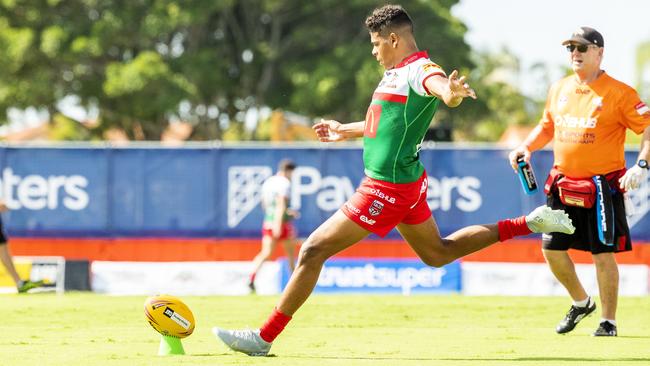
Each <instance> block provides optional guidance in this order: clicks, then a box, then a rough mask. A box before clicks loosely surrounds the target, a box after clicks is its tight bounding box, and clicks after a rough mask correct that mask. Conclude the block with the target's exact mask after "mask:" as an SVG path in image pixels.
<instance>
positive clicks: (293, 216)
mask: <svg viewBox="0 0 650 366" xmlns="http://www.w3.org/2000/svg"><path fill="white" fill-rule="evenodd" d="M287 215H288V216H289V217H291V219H292V220H296V219H299V218H300V211H297V210H292V209H287Z"/></svg>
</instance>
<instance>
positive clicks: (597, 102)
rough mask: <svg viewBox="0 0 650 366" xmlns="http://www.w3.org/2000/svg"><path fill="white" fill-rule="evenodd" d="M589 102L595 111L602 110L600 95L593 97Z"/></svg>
mask: <svg viewBox="0 0 650 366" xmlns="http://www.w3.org/2000/svg"><path fill="white" fill-rule="evenodd" d="M591 104H593V105H595V106H596V110H597V111H602V110H603V98H602V97H597V98H594V99H593V100H592V101H591Z"/></svg>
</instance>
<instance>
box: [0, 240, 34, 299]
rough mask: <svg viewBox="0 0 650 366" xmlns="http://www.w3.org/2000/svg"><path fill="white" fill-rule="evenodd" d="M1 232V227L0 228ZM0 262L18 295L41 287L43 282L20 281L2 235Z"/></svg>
mask: <svg viewBox="0 0 650 366" xmlns="http://www.w3.org/2000/svg"><path fill="white" fill-rule="evenodd" d="M0 230H1V227H0ZM0 240H1V241H0V261H1V262H2V264H3V265H4V266H5V268H6V269H7V273H9V275H10V276H11V278H12V279H13V280H14V282H15V283H16V289H17V290H18V293H24V292H27V291H29V290H31V289H33V288H36V287H40V286H43V281H35V282H33V281H30V280H29V279H27V280H24V281H23V280H21V279H20V276H19V275H18V272H17V271H16V267H15V266H14V261H13V258H12V257H11V254H10V253H9V245H8V244H7V241H6V237H5V236H4V235H2V234H0Z"/></svg>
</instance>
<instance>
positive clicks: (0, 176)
mask: <svg viewBox="0 0 650 366" xmlns="http://www.w3.org/2000/svg"><path fill="white" fill-rule="evenodd" d="M507 153H508V151H507V150H502V149H490V148H481V149H466V148H452V147H444V148H432V149H426V148H425V149H423V150H422V151H421V155H420V156H421V160H422V162H423V164H424V165H425V167H426V169H427V173H428V178H429V187H428V192H427V194H428V204H429V206H430V208H431V210H432V212H433V215H434V217H435V219H436V221H437V223H438V226H439V228H440V231H441V232H442V234H443V235H444V234H449V233H451V232H453V231H455V230H458V229H459V228H461V227H463V226H466V225H470V224H476V223H492V222H496V221H497V220H499V219H502V218H505V217H513V216H519V215H522V214H525V213H527V212H529V211H530V210H532V209H533V208H534V207H536V206H538V205H540V204H543V203H544V200H545V198H544V194H543V193H542V192H541V189H540V191H539V192H537V193H536V194H534V195H530V196H529V195H526V194H525V193H524V191H523V189H522V187H521V185H520V182H519V178H518V177H517V175H516V174H514V172H513V171H512V169H511V168H510V166H509V164H508V163H507ZM282 158H291V159H293V160H294V161H295V162H296V163H297V165H298V168H297V169H296V170H295V172H294V175H293V184H292V192H291V205H292V206H293V208H295V209H297V210H299V211H300V212H301V217H300V219H298V220H297V221H296V226H297V229H298V232H299V235H300V236H303V237H306V236H308V235H309V233H310V232H311V231H313V230H314V229H315V228H316V227H318V225H319V224H320V223H321V222H323V221H324V220H325V219H327V218H328V217H329V216H330V215H332V214H333V213H334V212H335V211H336V210H337V209H338V208H339V207H341V205H343V204H344V202H345V201H346V200H347V199H348V198H349V197H350V196H351V195H352V194H353V193H354V191H355V189H356V187H357V186H358V185H359V183H360V181H361V179H363V161H362V152H361V149H360V148H358V147H343V148H334V147H331V146H325V147H306V148H276V147H270V146H259V147H247V148H215V147H205V148H202V147H200V148H15V147H5V148H0V169H1V170H2V171H1V172H0V194H1V195H2V197H3V198H4V200H5V202H6V203H7V205H8V206H9V207H10V208H11V211H10V212H8V213H6V214H4V215H3V218H4V220H5V223H6V226H7V228H8V230H9V233H10V235H16V236H26V237H30V236H31V237H35V236H63V237H66V236H67V237H75V236H167V237H174V236H176V237H181V236H183V237H257V236H259V235H260V234H259V233H260V226H261V221H262V210H261V207H260V188H261V185H262V182H263V181H264V180H265V179H267V178H268V177H270V176H271V175H273V174H274V172H275V169H276V165H277V163H278V161H280V160H281V159H282ZM626 158H627V160H628V161H635V158H636V153H635V152H628V153H627V156H626ZM551 164H552V152H551V151H540V152H536V153H535V154H534V155H533V169H534V170H535V173H536V176H537V179H538V184H539V185H540V186H543V182H544V180H545V177H546V175H547V173H548V171H549V169H550V167H551ZM649 196H650V177H648V179H646V181H645V182H643V184H642V187H641V188H640V189H638V190H635V191H632V192H630V198H631V202H632V203H633V206H634V207H635V213H634V214H633V215H631V216H630V217H629V218H628V220H629V223H630V226H631V227H632V236H633V238H634V239H635V240H645V241H648V240H650V215H648V211H650V204H649V203H648V197H649ZM389 236H391V237H397V236H398V234H397V233H396V232H395V231H393V232H392V233H391V234H389Z"/></svg>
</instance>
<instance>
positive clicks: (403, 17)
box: [366, 5, 413, 35]
mask: <svg viewBox="0 0 650 366" xmlns="http://www.w3.org/2000/svg"><path fill="white" fill-rule="evenodd" d="M404 26H408V27H409V30H410V31H411V32H413V21H411V17H409V15H408V14H407V13H406V10H404V8H402V7H401V6H400V5H384V6H382V7H381V8H377V9H375V10H373V11H372V14H370V15H369V16H368V18H366V28H368V30H369V31H370V32H377V33H379V34H382V35H385V33H386V31H389V30H395V28H401V27H404Z"/></svg>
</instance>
